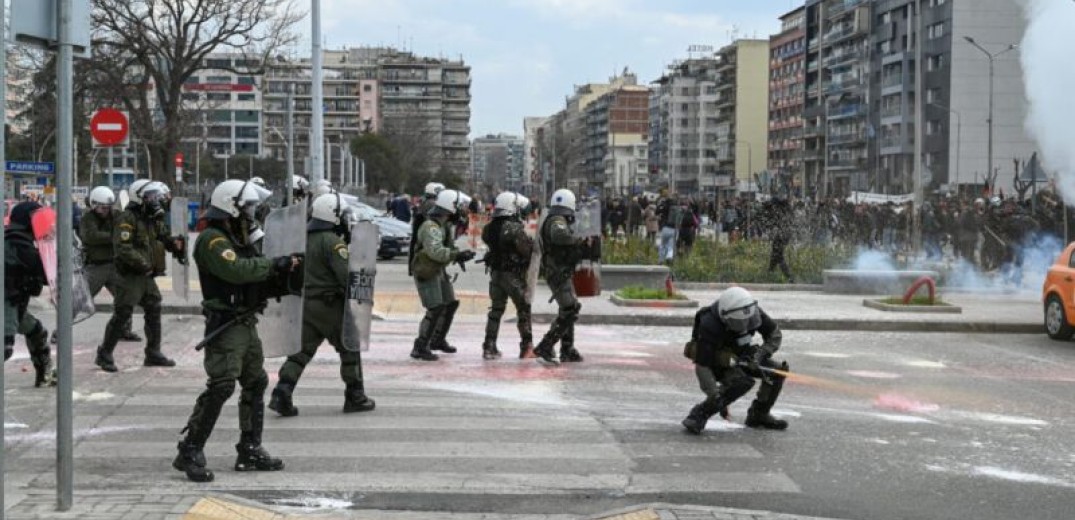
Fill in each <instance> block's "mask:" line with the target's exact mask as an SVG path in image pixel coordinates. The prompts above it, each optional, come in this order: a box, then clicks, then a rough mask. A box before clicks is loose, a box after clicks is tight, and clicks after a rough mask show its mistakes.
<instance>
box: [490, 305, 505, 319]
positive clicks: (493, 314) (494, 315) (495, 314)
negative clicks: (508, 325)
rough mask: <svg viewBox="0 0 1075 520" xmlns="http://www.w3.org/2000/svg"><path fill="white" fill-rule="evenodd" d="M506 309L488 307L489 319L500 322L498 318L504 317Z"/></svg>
mask: <svg viewBox="0 0 1075 520" xmlns="http://www.w3.org/2000/svg"><path fill="white" fill-rule="evenodd" d="M505 310H507V309H506V307H489V319H491V320H493V321H500V318H503V317H504V311H505Z"/></svg>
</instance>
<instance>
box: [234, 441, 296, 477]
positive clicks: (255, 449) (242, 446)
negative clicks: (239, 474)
mask: <svg viewBox="0 0 1075 520" xmlns="http://www.w3.org/2000/svg"><path fill="white" fill-rule="evenodd" d="M235 451H237V452H238V453H239V456H238V457H236V458H235V471H280V470H282V469H284V461H282V460H280V459H278V458H275V457H273V456H272V455H269V452H268V451H266V450H265V448H263V447H262V446H261V435H256V434H254V433H252V432H243V433H242V436H241V437H240V439H239V444H236V445H235Z"/></svg>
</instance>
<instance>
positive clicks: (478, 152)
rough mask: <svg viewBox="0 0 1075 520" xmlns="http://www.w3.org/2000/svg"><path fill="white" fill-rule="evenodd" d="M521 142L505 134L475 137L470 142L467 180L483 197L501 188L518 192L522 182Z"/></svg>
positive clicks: (523, 147)
mask: <svg viewBox="0 0 1075 520" xmlns="http://www.w3.org/2000/svg"><path fill="white" fill-rule="evenodd" d="M524 155H525V145H524V142H523V138H521V137H519V136H515V135H509V134H495V135H493V134H490V135H485V136H482V137H476V138H474V140H473V141H471V144H470V158H471V167H470V172H471V180H472V181H473V184H474V186H475V187H479V186H480V187H481V188H483V189H484V190H483V191H485V192H486V193H484V194H483V195H485V196H486V197H495V196H496V194H497V193H500V192H502V191H519V189H520V188H521V186H522V184H523V178H524V176H523V172H524V169H523V168H524V161H523V156H524Z"/></svg>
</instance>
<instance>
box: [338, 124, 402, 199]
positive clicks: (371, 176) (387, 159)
mask: <svg viewBox="0 0 1075 520" xmlns="http://www.w3.org/2000/svg"><path fill="white" fill-rule="evenodd" d="M351 154H352V155H354V156H355V157H357V158H359V159H361V160H362V162H363V163H365V165H366V184H367V186H368V189H367V192H368V193H377V192H379V191H381V190H385V191H393V192H399V191H406V189H407V188H408V176H409V172H407V171H405V170H404V169H403V168H402V165H401V164H400V154H399V151H398V150H397V149H396V147H395V146H393V145H392V143H391V142H389V141H388V139H386V138H385V137H384V136H382V135H381V134H377V133H372V132H371V133H366V134H362V135H360V136H358V137H356V138H354V139H352V140H351Z"/></svg>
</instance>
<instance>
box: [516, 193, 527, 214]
mask: <svg viewBox="0 0 1075 520" xmlns="http://www.w3.org/2000/svg"><path fill="white" fill-rule="evenodd" d="M515 195H516V197H515V208H516V209H518V210H519V211H526V209H527V208H529V207H530V199H528V198H526V197H524V196H522V195H519V194H518V193H516V194H515Z"/></svg>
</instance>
